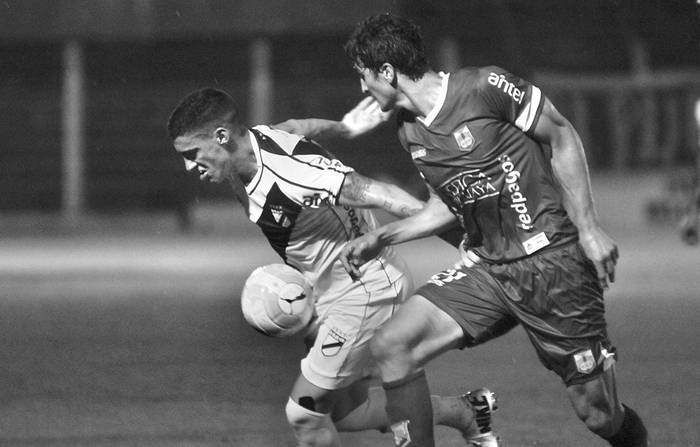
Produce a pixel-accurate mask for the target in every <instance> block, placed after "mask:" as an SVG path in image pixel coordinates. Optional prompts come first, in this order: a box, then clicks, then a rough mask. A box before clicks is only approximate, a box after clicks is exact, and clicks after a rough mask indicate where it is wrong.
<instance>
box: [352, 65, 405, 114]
mask: <svg viewBox="0 0 700 447" xmlns="http://www.w3.org/2000/svg"><path fill="white" fill-rule="evenodd" d="M355 71H356V72H357V73H358V74H359V75H360V88H361V89H362V93H369V94H370V95H372V97H373V98H374V99H375V100H377V103H378V104H379V106H380V107H381V109H382V111H383V112H388V111H389V110H392V109H393V108H394V107H395V106H396V98H397V91H396V89H395V88H394V87H393V86H392V85H391V83H390V82H389V80H387V78H386V77H385V76H383V75H381V74H380V73H375V72H374V71H373V70H370V69H369V68H366V67H360V66H357V65H356V66H355Z"/></svg>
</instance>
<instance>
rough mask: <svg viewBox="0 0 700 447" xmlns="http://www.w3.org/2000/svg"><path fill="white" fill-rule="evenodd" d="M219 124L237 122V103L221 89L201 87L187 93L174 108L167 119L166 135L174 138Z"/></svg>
mask: <svg viewBox="0 0 700 447" xmlns="http://www.w3.org/2000/svg"><path fill="white" fill-rule="evenodd" d="M220 124H229V125H236V124H239V109H238V105H236V102H235V101H234V100H233V98H232V97H231V95H229V94H228V93H226V92H225V91H223V90H217V89H214V88H203V89H200V90H197V91H194V92H192V93H190V94H189V95H187V96H186V97H185V98H184V99H183V100H182V101H181V102H180V104H179V105H178V106H177V107H176V108H175V110H174V111H173V113H172V114H171V115H170V119H169V120H168V135H170V138H172V139H173V140H174V139H176V138H177V137H180V136H182V135H186V134H188V133H190V132H193V131H197V130H200V129H204V128H206V127H209V126H217V125H220Z"/></svg>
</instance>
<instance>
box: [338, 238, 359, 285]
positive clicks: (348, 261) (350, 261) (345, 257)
mask: <svg viewBox="0 0 700 447" xmlns="http://www.w3.org/2000/svg"><path fill="white" fill-rule="evenodd" d="M356 258H357V256H356V255H355V247H353V246H352V245H345V247H343V250H342V251H341V252H340V263H341V264H343V268H344V269H345V271H346V272H348V274H349V275H350V278H352V280H353V281H355V280H357V279H358V278H359V277H360V268H359V264H358V262H357V260H356Z"/></svg>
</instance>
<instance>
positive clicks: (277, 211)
mask: <svg viewBox="0 0 700 447" xmlns="http://www.w3.org/2000/svg"><path fill="white" fill-rule="evenodd" d="M270 212H271V213H272V217H273V218H274V219H275V222H277V223H278V224H279V225H281V226H282V227H283V228H288V227H289V226H290V225H291V224H292V221H291V219H290V218H289V217H287V215H286V214H285V213H284V209H283V208H282V207H281V206H280V205H270Z"/></svg>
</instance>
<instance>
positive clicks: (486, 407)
mask: <svg viewBox="0 0 700 447" xmlns="http://www.w3.org/2000/svg"><path fill="white" fill-rule="evenodd" d="M462 399H464V400H465V401H466V402H467V403H468V404H469V406H470V407H471V408H472V410H473V411H474V422H473V423H472V424H471V425H470V426H469V429H468V430H465V431H464V432H462V435H463V436H464V439H465V440H466V441H467V445H468V446H471V447H498V445H499V444H498V437H497V436H496V435H495V434H494V432H493V429H492V428H491V415H492V414H493V412H494V411H496V410H497V409H498V405H497V404H496V395H495V394H494V393H493V392H492V391H491V390H489V389H488V388H479V389H476V390H473V391H470V392H468V393H467V394H463V395H462Z"/></svg>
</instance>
